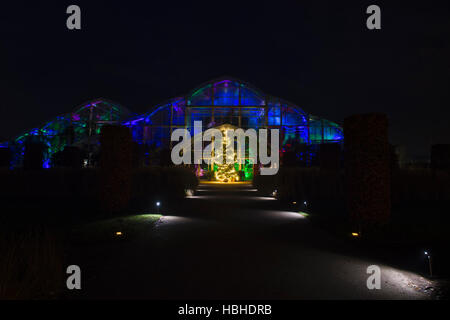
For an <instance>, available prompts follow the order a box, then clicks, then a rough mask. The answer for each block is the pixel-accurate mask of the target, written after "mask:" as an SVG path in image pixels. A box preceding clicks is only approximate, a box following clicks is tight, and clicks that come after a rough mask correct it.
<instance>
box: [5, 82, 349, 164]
mask: <svg viewBox="0 0 450 320" xmlns="http://www.w3.org/2000/svg"><path fill="white" fill-rule="evenodd" d="M199 120H201V121H202V123H203V127H204V128H211V127H220V126H223V125H231V126H235V127H239V128H243V129H247V128H254V129H258V128H278V129H280V136H281V145H282V150H281V152H285V151H286V150H288V149H289V148H291V147H292V146H293V145H305V146H308V150H309V151H308V156H309V157H312V156H313V155H314V153H315V152H317V148H315V146H317V147H318V146H319V145H320V144H323V143H341V142H342V141H343V131H342V128H341V126H339V125H338V124H336V123H334V122H331V121H328V120H325V119H323V118H319V117H317V116H314V115H312V114H310V113H308V112H306V111H304V110H303V109H302V108H300V107H298V106H297V105H295V104H292V103H290V102H287V101H285V100H283V99H280V98H277V97H274V96H270V95H267V94H265V93H263V92H261V91H260V90H258V89H256V88H255V87H253V86H251V85H250V84H248V83H245V82H243V81H240V80H237V79H233V78H229V77H227V78H221V79H215V80H212V81H209V82H207V83H204V84H202V85H201V86H199V87H198V88H196V89H194V90H192V91H191V92H189V93H188V94H187V95H184V96H179V97H175V98H172V99H170V100H167V101H165V102H164V103H161V104H160V105H157V106H154V107H153V108H151V109H150V111H148V112H146V113H144V114H140V115H133V114H132V113H131V112H130V111H129V110H128V109H126V108H124V107H123V106H121V105H119V104H117V103H114V102H112V101H109V100H106V99H96V100H93V101H89V102H87V103H84V104H82V105H80V106H78V107H77V108H76V109H75V110H74V111H73V112H69V113H67V114H63V115H60V116H58V117H56V118H54V119H53V120H51V121H49V122H47V123H45V124H44V125H43V126H41V127H39V128H34V129H32V130H30V131H28V132H26V133H24V134H22V135H20V136H19V137H17V138H16V139H14V140H13V141H11V142H9V143H4V144H3V146H8V147H9V148H10V149H11V150H12V152H13V154H14V157H13V163H12V166H13V167H18V166H21V164H22V161H23V151H24V144H25V143H26V142H27V141H30V140H38V141H40V142H42V143H43V144H44V146H45V156H44V167H51V166H53V165H54V163H52V159H53V155H54V154H55V153H57V152H59V151H61V150H63V149H64V147H66V146H76V147H79V148H80V149H82V150H83V151H84V165H85V166H93V165H95V160H94V159H95V155H96V154H97V153H98V144H99V143H98V136H99V133H100V130H101V127H102V126H104V125H105V124H122V125H124V126H127V127H129V128H130V130H131V132H132V136H133V140H134V141H135V142H136V143H137V144H139V145H140V146H141V149H142V150H143V153H142V154H143V159H142V163H143V164H144V165H151V164H153V163H155V162H154V159H155V155H157V154H158V152H160V151H161V150H169V149H170V148H171V142H170V136H171V132H172V131H173V130H175V129H177V128H188V129H191V128H193V125H194V121H199Z"/></svg>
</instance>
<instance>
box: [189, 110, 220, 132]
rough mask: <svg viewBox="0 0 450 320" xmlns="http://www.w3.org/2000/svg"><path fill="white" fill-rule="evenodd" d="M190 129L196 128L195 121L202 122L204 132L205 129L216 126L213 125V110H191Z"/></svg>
mask: <svg viewBox="0 0 450 320" xmlns="http://www.w3.org/2000/svg"><path fill="white" fill-rule="evenodd" d="M188 110H189V111H188V114H189V120H188V121H189V122H188V123H189V127H190V128H193V127H194V121H202V126H203V130H205V128H207V127H210V126H214V124H212V108H195V107H194V108H189V109H188Z"/></svg>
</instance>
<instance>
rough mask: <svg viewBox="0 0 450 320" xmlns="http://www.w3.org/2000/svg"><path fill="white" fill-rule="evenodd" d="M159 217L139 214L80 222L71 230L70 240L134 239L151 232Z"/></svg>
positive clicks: (98, 241) (91, 241)
mask: <svg viewBox="0 0 450 320" xmlns="http://www.w3.org/2000/svg"><path fill="white" fill-rule="evenodd" d="M160 217H161V215H159V214H139V215H132V216H123V217H115V218H111V219H103V220H98V221H94V222H90V223H87V224H82V225H80V226H77V227H75V228H74V229H73V230H72V233H71V241H73V242H75V243H105V242H110V241H114V240H117V239H120V240H130V239H136V238H139V237H142V236H145V235H146V234H148V233H149V232H151V230H152V228H153V226H154V224H155V222H157V221H158V220H159V218H160Z"/></svg>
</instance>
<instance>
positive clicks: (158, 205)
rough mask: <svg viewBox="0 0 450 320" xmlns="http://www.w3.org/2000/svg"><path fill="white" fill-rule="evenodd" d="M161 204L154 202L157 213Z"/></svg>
mask: <svg viewBox="0 0 450 320" xmlns="http://www.w3.org/2000/svg"><path fill="white" fill-rule="evenodd" d="M160 206H161V202H159V201H157V202H156V212H157V213H158V214H159V207H160Z"/></svg>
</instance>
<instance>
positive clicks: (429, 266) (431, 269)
mask: <svg viewBox="0 0 450 320" xmlns="http://www.w3.org/2000/svg"><path fill="white" fill-rule="evenodd" d="M424 254H425V256H426V257H427V258H428V268H429V271H430V277H432V276H433V267H432V264H431V255H430V253H429V252H428V251H424Z"/></svg>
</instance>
